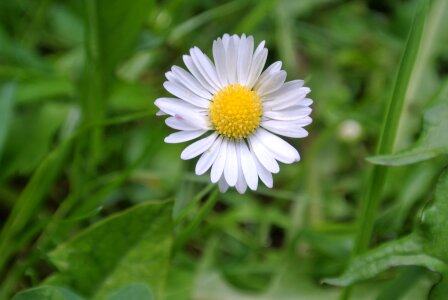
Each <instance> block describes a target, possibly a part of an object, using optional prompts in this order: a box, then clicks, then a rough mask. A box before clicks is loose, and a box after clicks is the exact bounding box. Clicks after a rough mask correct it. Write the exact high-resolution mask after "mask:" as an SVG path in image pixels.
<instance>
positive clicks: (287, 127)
mask: <svg viewBox="0 0 448 300" xmlns="http://www.w3.org/2000/svg"><path fill="white" fill-rule="evenodd" d="M307 118H308V119H309V120H310V121H309V122H308V123H304V125H300V124H297V123H292V122H289V121H277V120H267V121H263V122H261V126H262V127H264V128H266V129H267V130H269V131H272V132H274V133H277V134H279V135H283V136H287V137H292V138H303V137H306V136H308V131H306V130H305V129H303V128H302V126H306V125H308V124H310V123H311V118H309V117H307Z"/></svg>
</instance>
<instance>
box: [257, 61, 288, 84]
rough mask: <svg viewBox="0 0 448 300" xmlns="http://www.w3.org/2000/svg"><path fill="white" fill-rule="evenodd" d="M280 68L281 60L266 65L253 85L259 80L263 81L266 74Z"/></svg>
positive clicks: (269, 74)
mask: <svg viewBox="0 0 448 300" xmlns="http://www.w3.org/2000/svg"><path fill="white" fill-rule="evenodd" d="M281 68H282V62H281V61H276V62H275V63H273V64H272V65H270V66H269V67H267V68H266V70H264V72H263V73H261V75H260V77H259V78H258V80H257V82H256V84H255V86H257V85H258V84H259V83H260V82H261V81H263V80H264V79H265V77H266V76H271V75H272V74H274V73H276V72H278V71H280V69H281Z"/></svg>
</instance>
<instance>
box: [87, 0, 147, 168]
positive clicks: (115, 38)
mask: <svg viewBox="0 0 448 300" xmlns="http://www.w3.org/2000/svg"><path fill="white" fill-rule="evenodd" d="M152 5H153V1H152V0H135V1H121V0H112V1H110V0H85V1H84V8H85V16H84V17H85V28H84V29H85V48H84V51H85V56H86V59H85V68H84V74H83V77H82V88H81V91H82V95H81V100H82V105H83V112H84V114H85V118H84V120H85V122H86V124H91V123H96V122H99V121H102V120H103V118H104V115H105V111H106V107H107V102H108V98H109V96H110V92H111V87H112V86H113V85H112V81H113V79H114V75H115V69H116V67H117V65H118V63H120V62H121V60H122V59H123V58H124V57H125V56H126V55H128V54H129V53H128V52H129V50H130V49H131V47H132V46H133V43H134V42H135V39H136V38H137V34H138V33H139V30H140V28H141V26H142V25H143V23H144V21H145V19H146V18H147V16H148V14H149V10H150V8H151V7H152ZM84 147H87V148H90V155H89V159H90V161H89V164H90V167H91V168H92V169H95V166H96V164H97V163H98V162H99V160H100V159H101V156H102V147H103V146H102V128H96V129H95V130H93V131H92V133H91V134H90V137H89V141H84Z"/></svg>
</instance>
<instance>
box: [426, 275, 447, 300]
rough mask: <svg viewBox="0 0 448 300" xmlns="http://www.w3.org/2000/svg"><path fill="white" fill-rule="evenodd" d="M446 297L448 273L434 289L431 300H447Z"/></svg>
mask: <svg viewBox="0 0 448 300" xmlns="http://www.w3.org/2000/svg"><path fill="white" fill-rule="evenodd" d="M446 295H448V272H445V273H443V274H442V279H441V280H440V282H439V283H438V284H436V285H435V286H434V287H433V288H432V290H431V292H430V294H429V300H446Z"/></svg>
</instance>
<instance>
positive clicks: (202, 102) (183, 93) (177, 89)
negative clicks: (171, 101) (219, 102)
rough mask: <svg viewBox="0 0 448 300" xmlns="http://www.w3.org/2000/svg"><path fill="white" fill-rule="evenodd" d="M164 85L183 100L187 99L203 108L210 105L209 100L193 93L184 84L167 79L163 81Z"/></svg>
mask: <svg viewBox="0 0 448 300" xmlns="http://www.w3.org/2000/svg"><path fill="white" fill-rule="evenodd" d="M163 87H164V88H165V89H166V90H167V91H168V92H170V93H171V94H173V95H174V96H176V97H178V98H180V99H182V100H185V101H187V102H188V103H190V104H193V105H195V106H199V107H202V108H208V107H209V106H210V101H209V100H207V99H205V98H202V97H200V96H198V95H196V94H195V93H193V92H192V91H190V90H189V89H187V88H185V87H184V86H182V85H180V84H178V83H175V82H172V81H165V82H164V83H163Z"/></svg>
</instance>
